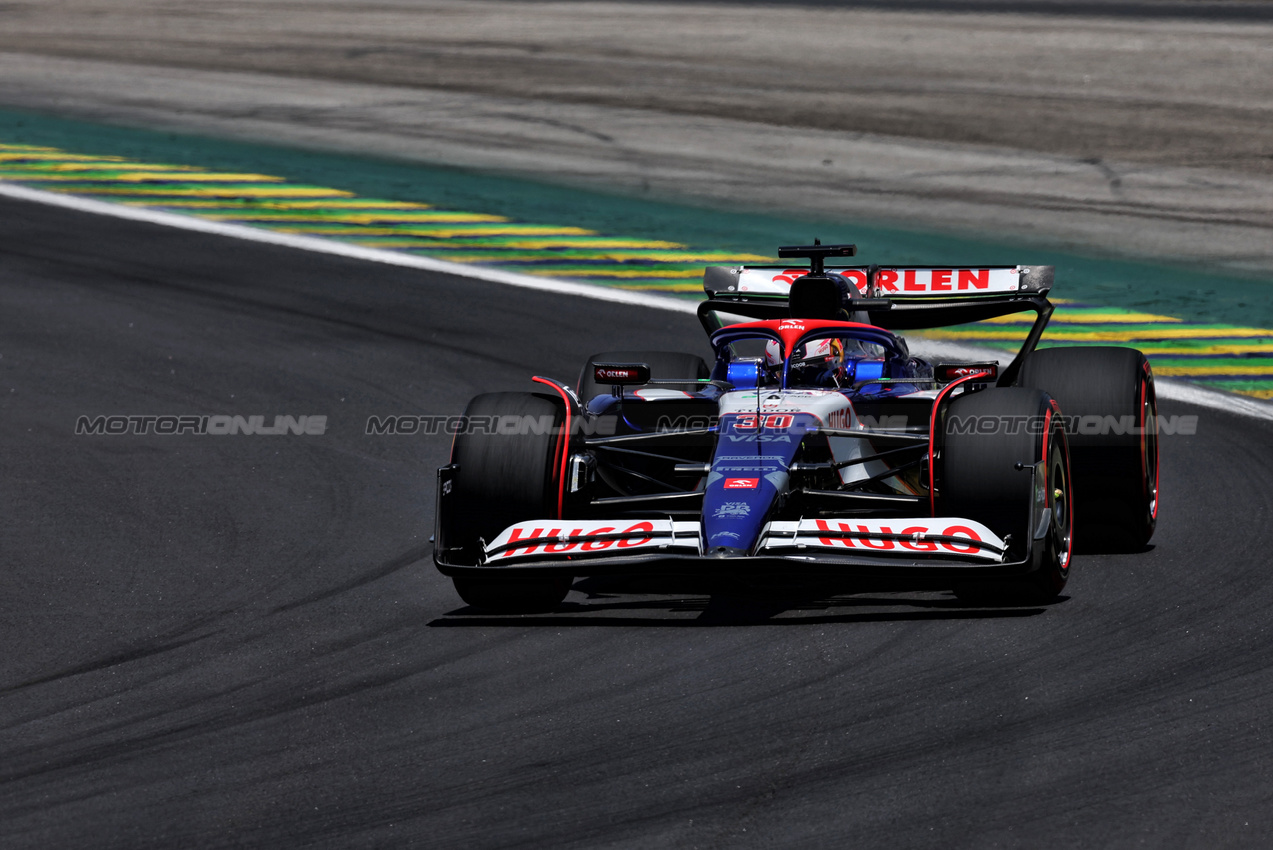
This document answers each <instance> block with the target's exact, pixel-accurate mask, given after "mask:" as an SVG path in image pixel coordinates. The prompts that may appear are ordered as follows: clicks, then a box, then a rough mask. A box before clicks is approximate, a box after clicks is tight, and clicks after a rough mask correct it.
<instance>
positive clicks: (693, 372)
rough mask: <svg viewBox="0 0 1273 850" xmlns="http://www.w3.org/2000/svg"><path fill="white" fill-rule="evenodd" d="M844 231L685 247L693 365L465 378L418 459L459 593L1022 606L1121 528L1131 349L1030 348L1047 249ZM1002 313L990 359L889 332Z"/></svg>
mask: <svg viewBox="0 0 1273 850" xmlns="http://www.w3.org/2000/svg"><path fill="white" fill-rule="evenodd" d="M854 253H855V249H854V247H853V246H852V245H820V244H815V245H811V246H801V247H791V248H781V249H779V256H780V257H781V258H784V259H786V258H797V257H800V258H808V259H809V261H810V266H809V268H807V269H806V268H797V269H792V268H787V267H783V266H750V267H737V268H731V267H709V268H708V269H707V270H706V273H705V275H704V289H705V291H706V293H707V296H708V297H707V300H706V301H704V302H702V303H701V304H700V305H699V309H698V316H699V319H700V320H701V322H702V324H703V326H704V328H705V329H706V330H707V332H708V335H709V339H710V342H711V347H712V350H713V352H714V353H715V362H714V363H712V364H711V365H710V366H709V365H708V364H707V363H706V362H704V361H703V360H702V359H701V358H700V357H698V356H696V355H693V354H682V353H673V352H663V351H649V352H639V351H621V352H608V353H602V354H596V355H593V356H592V357H591V358H589V360H588V361H587V363H586V364H585V365H584V367H583V370H582V373H581V375H580V378H579V381H578V384H577V386H575V387H570V386H566V385H564V384H562V383H560V382H558V381H554V380H550V379H548V378H540V377H537V378H534V380H535V381H536V382H538V383H539V384H541V385H543V387H544V390H545V391H543V392H536V393H490V394H486V395H480V396H477V397H476V398H474V399H473V400H472V402H470V403H469V406H468V408H467V410H466V412H465V419H464V421H463V423H462V424H463V426H464V427H462V428H461V430H460V432H459V433H457V435H456V439H455V443H454V446H453V449H452V454H451V462H450V463H449V464H448V465H446V466H444V467H442V468H441V469H439V470H438V491H437V492H438V502H437V520H436V522H437V527H436V534H435V549H434V562H435V564H436V565H437V567H438V569H439V570H440V571H441V572H442V573H444V574H445V575H448V576H450V577H451V578H452V580H453V581H454V584H455V588H456V591H457V592H458V593H459V595H460V596H461V598H463V599H464V601H465V602H467V603H469V604H470V605H473V606H475V607H479V608H486V609H490V610H497V611H522V612H528V611H542V610H551V609H552V608H554V607H555V606H556V605H558V604H559V603H560V602H561V601H562V600H563V599H564V597H565V595H566V593H567V592H568V591H569V589H570V587H571V584H572V582H573V580H574V578H575V577H579V576H592V575H599V574H616V573H622V574H658V575H685V574H696V575H707V576H720V577H728V578H730V579H734V580H740V581H747V580H749V579H750V580H757V581H773V580H775V579H778V580H783V579H790V580H791V581H793V582H794V581H819V582H824V583H828V584H830V585H834V586H835V587H838V588H843V589H844V590H853V589H859V588H860V589H867V588H869V589H872V590H903V589H907V590H910V589H927V590H937V589H943V590H953V591H954V592H955V593H956V595H958V596H959V597H960V598H961V599H964V600H967V601H970V602H979V603H987V602H991V601H998V602H1004V601H1006V602H1014V603H1015V602H1022V603H1025V602H1031V603H1033V602H1042V601H1046V600H1048V599H1051V598H1054V597H1055V596H1057V595H1058V594H1059V593H1060V591H1061V589H1062V588H1063V587H1064V586H1065V583H1066V580H1067V578H1068V576H1069V573H1070V571H1071V569H1072V564H1071V557H1072V553H1073V551H1074V544H1075V542H1078V544H1079V546H1080V549H1086V550H1091V551H1100V550H1105V551H1109V550H1111V549H1121V550H1135V549H1138V548H1141V547H1143V546H1144V545H1145V544H1146V542H1148V540H1149V538H1150V536H1151V535H1152V534H1153V531H1154V524H1155V520H1156V515H1157V505H1158V443H1157V408H1156V402H1155V398H1154V381H1153V374H1152V373H1151V371H1150V368H1149V364H1148V362H1147V361H1146V359H1145V357H1144V355H1143V354H1141V353H1140V352H1139V351H1136V350H1133V349H1129V348H1113V347H1072V348H1046V349H1039V350H1036V346H1037V344H1038V342H1039V339H1040V336H1041V335H1042V333H1043V330H1044V327H1045V326H1046V325H1047V322H1048V319H1049V317H1050V316H1051V313H1052V305H1051V303H1050V302H1049V301H1048V299H1047V294H1048V292H1049V290H1050V289H1051V286H1052V279H1053V269H1052V268H1050V267H1046V266H1044V267H1040V266H1034V267H1025V266H991V267H982V268H937V267H923V268H919V267H912V268H891V267H878V266H846V265H836V266H834V267H831V266H828V265H827V260H828V259H830V258H833V257H850V256H853V255H854ZM1024 311H1034V313H1035V314H1036V315H1037V318H1036V319H1035V321H1034V324H1033V326H1032V327H1031V329H1030V331H1029V333H1028V335H1027V336H1026V339H1025V342H1024V344H1023V345H1022V347H1021V349H1020V351H1019V352H1018V353H1017V355H1016V356H1015V357H1014V358H1013V359H1012V360H1011V362H1009V363H1008V364H1007V365H1006V366H1003V367H1002V368H1001V367H1000V365H999V363H998V362H997V361H987V362H972V363H964V362H960V363H947V362H939V363H931V362H926V361H924V360H921V359H919V358H917V357H914V356H912V355H911V354H910V352H909V349H908V346H907V343H906V341H905V340H903V339H902V338H901V337H900V336H898V335H897V334H896V333H895V332H896V331H899V330H908V329H916V328H934V327H943V326H949V325H958V324H964V323H968V322H975V321H980V320H985V319H992V318H994V317H997V316H1004V315H1007V314H1011V313H1018V312H1024ZM1091 423H1095V426H1093V427H1088V426H1089V425H1091ZM1080 425H1082V426H1083V427H1079V426H1080ZM1102 426H1105V427H1102Z"/></svg>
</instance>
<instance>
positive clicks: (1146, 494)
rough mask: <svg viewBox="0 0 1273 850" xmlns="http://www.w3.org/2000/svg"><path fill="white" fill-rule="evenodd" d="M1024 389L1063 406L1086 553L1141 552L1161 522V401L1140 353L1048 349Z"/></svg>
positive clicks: (1024, 373) (1029, 365) (1027, 368)
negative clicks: (1038, 393) (1155, 392)
mask: <svg viewBox="0 0 1273 850" xmlns="http://www.w3.org/2000/svg"><path fill="white" fill-rule="evenodd" d="M1018 383H1019V384H1020V385H1021V386H1023V387H1036V388H1038V389H1041V390H1044V391H1045V392H1047V393H1048V394H1049V395H1051V396H1052V397H1053V398H1054V399H1056V401H1057V403H1058V404H1059V405H1060V406H1061V410H1062V411H1063V412H1064V414H1065V419H1066V422H1067V424H1068V425H1069V426H1070V427H1069V428H1068V429H1067V430H1068V431H1069V441H1070V452H1071V453H1072V455H1073V464H1074V492H1075V498H1074V508H1075V512H1076V513H1075V528H1076V529H1077V533H1076V535H1075V542H1076V543H1077V544H1078V546H1079V548H1080V551H1100V552H1116V551H1138V550H1140V549H1143V548H1144V546H1145V544H1146V543H1148V542H1149V539H1150V538H1151V537H1152V536H1153V534H1154V525H1155V524H1156V522H1157V519H1158V403H1157V400H1156V399H1155V397H1154V375H1153V372H1152V371H1151V370H1150V368H1149V362H1148V361H1147V360H1146V359H1145V355H1144V354H1141V353H1140V352H1139V351H1137V350H1135V349H1134V348H1115V347H1093V348H1046V349H1043V350H1042V351H1036V352H1034V353H1032V354H1031V355H1030V356H1029V357H1028V358H1027V359H1026V361H1025V364H1024V366H1023V367H1022V369H1021V376H1020V378H1019V380H1018Z"/></svg>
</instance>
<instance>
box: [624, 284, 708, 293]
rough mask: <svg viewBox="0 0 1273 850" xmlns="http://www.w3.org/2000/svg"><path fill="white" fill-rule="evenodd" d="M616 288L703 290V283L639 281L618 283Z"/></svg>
mask: <svg viewBox="0 0 1273 850" xmlns="http://www.w3.org/2000/svg"><path fill="white" fill-rule="evenodd" d="M614 288H615V289H631V290H634V291H641V290H649V291H658V292H702V291H703V285H702V284H700V283H668V284H659V283H652V284H639V283H616V284H614Z"/></svg>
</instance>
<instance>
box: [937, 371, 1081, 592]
mask: <svg viewBox="0 0 1273 850" xmlns="http://www.w3.org/2000/svg"><path fill="white" fill-rule="evenodd" d="M942 428H943V440H942V446H941V456H940V459H939V460H938V469H939V470H940V481H939V488H938V491H939V494H940V500H941V502H940V507H939V509H940V511H941V512H942V513H944V514H946V515H949V516H964V517H967V518H968V519H972V520H976V521H977V522H980V523H983V524H984V525H986V526H988V527H989V528H990V529H991V530H992V531H994V532H995V533H996V534H998V535H999V536H1000V537H1003V538H1005V539H1007V538H1008V537H1009V536H1010V537H1011V539H1010V540H1009V547H1008V558H1009V559H1011V560H1021V559H1023V558H1025V557H1026V554H1027V552H1028V553H1029V554H1030V557H1031V561H1032V564H1031V571H1030V572H1029V573H1028V574H1027V575H1026V576H1024V577H1022V578H1020V579H1012V580H1000V581H995V582H967V583H961V584H960V585H957V586H956V587H955V594H956V595H957V596H958V597H959V598H960V599H963V600H965V601H969V602H975V603H979V604H981V603H987V602H1000V603H1002V602H1007V603H1036V602H1046V601H1048V600H1051V599H1054V598H1056V596H1057V595H1058V594H1060V592H1061V591H1062V589H1064V587H1065V583H1066V581H1068V579H1069V575H1070V567H1071V556H1072V551H1073V550H1072V546H1071V540H1072V532H1071V529H1072V527H1073V526H1072V523H1073V509H1074V506H1073V485H1072V478H1071V470H1070V456H1069V447H1068V444H1067V442H1066V435H1065V427H1064V423H1063V421H1062V419H1061V416H1060V412H1059V410H1058V408H1057V405H1056V404H1055V402H1053V400H1052V399H1051V398H1050V397H1049V396H1048V395H1047V393H1044V392H1041V391H1039V390H1031V389H1022V388H1017V387H1009V388H1004V389H990V390H982V391H981V392H974V393H969V394H967V395H963V396H960V397H958V398H956V399H955V400H954V401H952V402H951V403H950V406H949V407H948V408H947V410H946V416H945V420H944V422H943V426H942ZM1045 517H1046V520H1045ZM1044 522H1046V523H1047V525H1046V530H1045V532H1044V534H1043V535H1042V537H1038V536H1036V535H1037V534H1038V533H1039V532H1040V531H1041V530H1044V528H1045V526H1044Z"/></svg>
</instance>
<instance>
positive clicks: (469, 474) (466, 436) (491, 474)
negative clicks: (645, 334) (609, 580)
mask: <svg viewBox="0 0 1273 850" xmlns="http://www.w3.org/2000/svg"><path fill="white" fill-rule="evenodd" d="M464 415H465V418H466V422H482V423H486V424H487V426H488V427H483V428H464V429H462V430H461V431H460V433H458V434H456V436H455V444H454V446H453V447H452V449H451V462H452V463H454V464H456V465H458V466H459V470H458V472H457V473H456V476H455V489H454V491H453V497H452V498H453V502H452V504H453V505H454V509H453V510H452V511H451V516H452V517H453V518H454V519H453V521H452V527H451V529H450V532H449V534H448V538H449V539H451V540H453V541H454V543H455V544H456V545H459V546H462V547H463V554H462V556H461V557H462V558H463V559H464V560H465V561H467V562H468V563H473V564H476V563H477V562H478V557H479V555H480V554H481V547H482V543H483V541H485V542H488V543H489V542H490V541H491V540H493V539H494V538H495V537H496V536H497V535H498V534H499V533H500V532H501V531H503V530H504V529H505V528H507V527H508V526H510V525H512V524H513V523H516V522H521V521H523V520H528V519H545V518H548V517H554V516H556V515H557V486H556V477H557V475H558V474H559V464H558V462H559V459H560V457H561V447H560V445H559V444H558V441H559V440H561V439H566V435H563V434H562V433H561V430H562V429H561V424H562V420H563V419H564V418H565V409H564V407H563V406H562V403H561V401H560V400H559V399H556V398H552V397H549V396H544V395H538V394H533V393H487V394H485V395H479V396H477V397H476V398H474V399H473V400H472V401H471V402H469V406H468V408H467V409H466V410H465V411H464ZM506 423H507V424H506ZM491 431H493V432H494V433H488V432H491ZM500 431H503V432H504V433H499V432H500ZM452 581H453V583H454V584H455V591H456V593H458V594H459V595H460V598H461V599H463V600H464V601H465V602H467V603H468V604H470V605H472V606H473V607H475V608H485V609H488V610H492V611H501V612H509V613H525V612H532V611H548V610H552V609H553V608H555V607H557V605H558V604H560V603H561V601H562V600H563V599H565V598H566V594H567V593H568V592H569V591H570V585H571V582H572V579H571V578H569V577H556V576H552V577H547V578H544V577H533V578H527V577H524V576H502V575H491V576H486V575H480V576H475V575H464V576H454V577H453V578H452Z"/></svg>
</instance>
